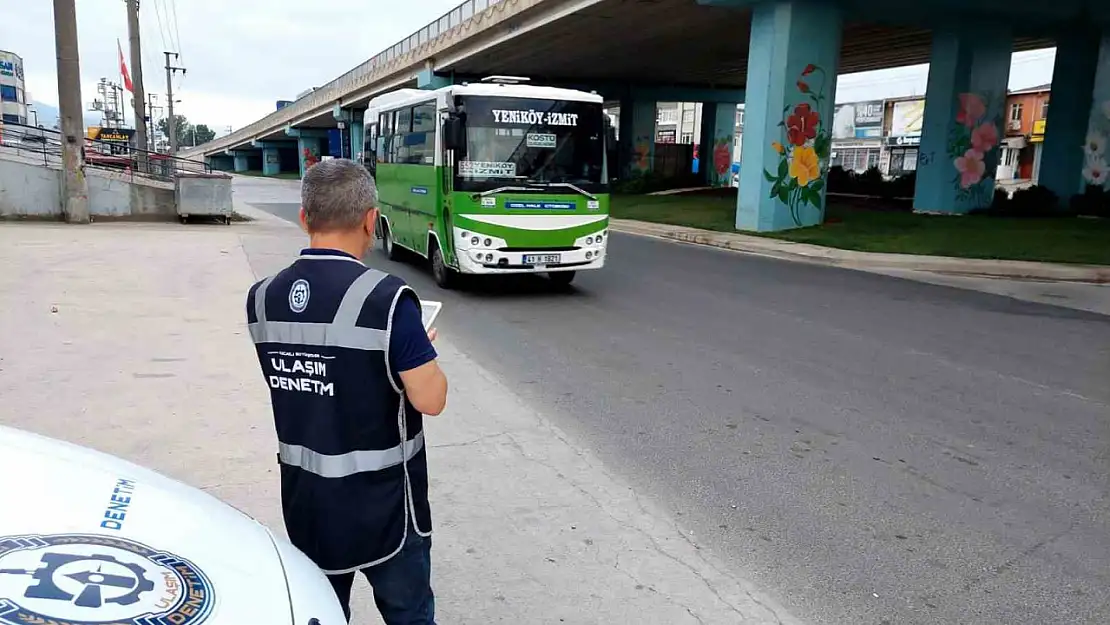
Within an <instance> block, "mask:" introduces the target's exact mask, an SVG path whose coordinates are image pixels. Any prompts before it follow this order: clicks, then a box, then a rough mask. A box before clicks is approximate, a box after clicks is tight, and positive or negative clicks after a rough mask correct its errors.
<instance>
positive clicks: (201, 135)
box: [193, 124, 216, 145]
mask: <svg viewBox="0 0 1110 625" xmlns="http://www.w3.org/2000/svg"><path fill="white" fill-rule="evenodd" d="M193 134H194V135H196V136H195V137H194V138H195V139H196V144H197V145H200V144H202V143H208V142H209V141H211V140H213V139H215V138H216V131H215V130H212V129H211V128H209V127H208V126H207V125H206V124H197V125H196V126H193Z"/></svg>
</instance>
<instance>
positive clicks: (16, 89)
mask: <svg viewBox="0 0 1110 625" xmlns="http://www.w3.org/2000/svg"><path fill="white" fill-rule="evenodd" d="M0 113H2V114H3V121H5V122H8V123H14V124H26V123H27V93H26V91H25V85H24V83H23V59H22V58H21V57H20V56H19V55H18V54H14V53H12V52H5V51H3V50H0Z"/></svg>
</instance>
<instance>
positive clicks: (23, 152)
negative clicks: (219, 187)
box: [0, 122, 212, 181]
mask: <svg viewBox="0 0 1110 625" xmlns="http://www.w3.org/2000/svg"><path fill="white" fill-rule="evenodd" d="M82 147H83V150H84V156H85V166H86V167H96V168H100V169H108V170H115V171H122V172H124V173H128V174H131V175H132V177H134V176H135V175H136V174H137V175H140V176H148V177H150V178H154V179H157V180H167V181H172V180H174V179H175V178H176V177H177V175H178V174H179V173H182V172H184V173H193V174H210V173H212V168H211V167H210V166H208V165H207V164H206V163H205V162H204V161H197V160H192V159H188V158H182V157H179V156H171V155H169V154H165V153H162V152H151V151H149V150H143V149H140V148H136V147H133V146H131V145H128V144H125V143H117V142H113V141H102V140H99V139H89V138H87V137H86V138H84V139H83V144H82ZM0 153H7V154H12V155H14V156H17V157H22V158H25V159H34V160H35V161H40V162H41V163H42V164H43V166H50V165H59V166H60V165H61V164H62V134H61V133H60V132H58V131H56V130H49V129H46V128H38V127H35V126H28V125H25V124H16V123H12V122H4V123H3V124H2V125H0Z"/></svg>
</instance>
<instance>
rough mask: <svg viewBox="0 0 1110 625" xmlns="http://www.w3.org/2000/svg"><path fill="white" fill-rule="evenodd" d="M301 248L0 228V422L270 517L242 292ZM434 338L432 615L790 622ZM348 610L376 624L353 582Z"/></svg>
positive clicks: (265, 433)
mask: <svg viewBox="0 0 1110 625" xmlns="http://www.w3.org/2000/svg"><path fill="white" fill-rule="evenodd" d="M252 216H257V215H255V214H253V213H252ZM301 243H302V239H301V237H300V233H299V232H298V231H297V229H296V228H294V227H290V226H289V225H288V224H286V223H284V222H280V223H279V222H278V221H274V220H272V219H259V220H258V221H254V222H250V223H244V224H235V225H233V226H230V227H228V226H216V225H213V226H204V225H198V226H190V227H183V226H179V225H176V224H174V225H170V224H128V225H116V224H97V225H92V226H84V227H70V226H63V225H54V224H4V225H0V264H2V266H3V267H4V268H5V271H3V272H0V328H2V330H0V397H3V398H4V401H3V403H2V404H0V420H2V422H3V423H5V424H9V425H13V426H15V427H21V428H25V429H28V430H32V431H35V432H40V433H43V434H47V435H50V436H55V437H58V438H62V439H66V440H70V441H73V442H77V443H80V444H85V445H89V446H92V447H95V448H98V449H101V450H103V451H106V452H109V453H113V454H116V455H119V456H123V457H125V458H128V459H130V460H133V461H136V462H139V463H141V464H144V465H147V466H150V467H152V468H155V469H157V470H160V471H162V472H164V473H167V474H169V475H171V476H173V477H176V478H178V479H181V480H183V481H185V482H188V483H190V484H193V485H195V486H198V487H200V488H204V489H206V490H208V491H209V492H211V493H213V494H215V495H217V496H219V497H221V498H222V499H224V500H225V501H227V502H229V503H231V504H233V505H235V506H237V507H239V508H241V509H243V510H244V511H246V512H248V513H249V514H252V515H253V516H255V517H256V518H258V519H259V520H260V521H261V522H263V523H265V524H267V525H269V526H271V527H274V528H277V529H279V530H280V529H281V528H282V523H281V514H280V510H279V507H278V506H279V498H278V483H277V472H276V466H275V464H274V460H273V458H274V456H273V454H274V449H275V447H276V441H275V438H274V434H273V426H272V422H271V416H270V414H269V402H268V396H267V390H266V387H265V385H264V384H263V382H262V380H261V376H259V374H258V370H257V363H256V362H255V357H254V353H253V349H252V347H251V345H250V341H249V339H248V337H247V334H246V329H245V326H244V319H243V298H244V294H245V292H246V289H247V287H248V286H249V285H250V284H251V283H252V281H254V280H255V279H256V278H257V277H260V276H263V275H265V274H268V273H271V272H273V271H274V270H276V269H277V268H279V267H281V266H282V265H283V264H284V263H286V262H288V260H289V259H290V257H291V255H292V254H293V253H294V252H295V251H296V250H297V249H298V247H299V246H300V245H301ZM437 347H438V349H439V350H440V353H441V356H442V362H443V366H444V368H445V369H446V371H447V373H448V376H449V377H450V380H451V386H452V392H451V398H450V400H449V408H448V411H447V412H446V413H445V414H444V415H443V416H442V417H439V418H435V419H430V420H429V423H428V425H427V430H428V432H427V436H428V441H429V447H430V453H429V458H430V462H431V472H432V484H431V488H432V505H433V515H434V521H435V529H436V533H435V538H434V549H433V552H434V557H435V563H434V570H435V587H436V591H437V594H438V607H439V610H438V611H439V622H441V623H474V624H486V623H514V624H515V623H583V624H584V623H659V624H666V625H671V624H682V623H702V624H718V623H721V624H735V623H794V622H796V621H794V620H793V619H792V618H791V617H790V616H789V615H787V614H786V612H785V611H784V610H782V609H781V608H779V607H778V606H777V605H776V604H775V603H774V602H773V601H772V600H771V599H769V598H767V597H766V596H764V595H762V594H761V593H759V592H758V591H756V590H755V589H753V588H752V587H751V586H750V585H749V584H748V583H746V582H745V581H744V580H743V579H739V578H737V577H736V576H734V575H733V574H730V573H729V572H728V569H726V568H725V566H724V565H723V564H722V563H720V562H718V561H717V560H716V559H715V558H714V557H713V555H712V554H709V553H707V552H706V551H705V550H702V549H699V547H698V545H697V540H696V537H694V536H691V535H690V534H689V533H687V532H686V531H684V530H683V529H682V528H681V527H679V526H678V525H676V523H675V522H674V521H673V520H672V519H670V518H668V517H667V516H665V515H664V514H662V513H661V512H660V511H659V510H658V509H657V508H656V507H655V506H654V505H653V504H652V502H650V501H648V500H646V499H643V498H641V497H639V496H638V495H637V493H635V492H634V491H632V490H631V489H630V488H629V487H628V486H627V485H626V484H625V483H623V482H622V480H620V479H618V478H617V477H615V476H613V475H611V474H610V473H608V472H607V471H606V469H605V466H604V464H603V463H602V462H601V461H600V460H599V459H598V458H597V457H596V456H595V455H594V454H593V453H592V452H591V451H589V450H588V449H583V448H582V447H581V446H579V445H577V444H576V443H575V442H574V441H572V440H570V439H569V438H568V437H567V436H566V435H565V434H564V433H563V432H561V431H560V430H559V429H557V428H556V427H554V426H553V425H552V423H551V422H550V421H549V420H548V419H547V418H545V416H544V407H538V406H529V405H525V404H524V403H522V402H521V401H520V400H519V399H517V398H516V397H515V395H514V393H513V392H512V389H509V388H506V387H505V386H504V385H503V384H502V383H501V382H500V381H499V380H498V379H496V378H495V377H494V376H493V375H491V374H490V373H489V372H488V371H487V370H486V369H484V368H483V367H482V366H481V365H480V364H478V363H477V362H475V361H473V360H472V359H470V358H468V357H467V355H466V354H463V353H460V352H459V350H457V349H456V348H455V347H453V345H452V343H451V337H449V336H445V337H443V338H441V339H440V341H439V343H438V345H437ZM360 586H364V583H362V582H360ZM354 610H355V619H354V622H356V623H370V622H378V621H377V617H376V616H373V615H374V610H373V607H372V601H371V597H370V593H369V591H368V590H367V589H366V588H365V587H356V590H355V605H354Z"/></svg>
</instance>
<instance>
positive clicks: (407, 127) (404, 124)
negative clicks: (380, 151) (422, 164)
mask: <svg viewBox="0 0 1110 625" xmlns="http://www.w3.org/2000/svg"><path fill="white" fill-rule="evenodd" d="M396 116H397V117H396V119H395V123H396V129H395V131H394V133H393V160H392V161H390V162H393V163H408V162H409V148H408V145H407V144H408V139H409V135H410V134H412V109H411V108H403V109H401V110H399V111H397V112H396Z"/></svg>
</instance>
